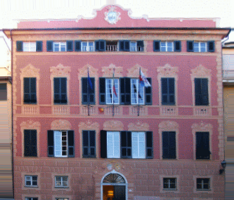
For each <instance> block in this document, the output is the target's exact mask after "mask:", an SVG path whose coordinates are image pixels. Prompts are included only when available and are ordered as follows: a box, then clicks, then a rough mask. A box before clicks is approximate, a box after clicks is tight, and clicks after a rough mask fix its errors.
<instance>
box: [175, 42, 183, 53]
mask: <svg viewBox="0 0 234 200" xmlns="http://www.w3.org/2000/svg"><path fill="white" fill-rule="evenodd" d="M174 51H175V52H180V51H181V41H174Z"/></svg>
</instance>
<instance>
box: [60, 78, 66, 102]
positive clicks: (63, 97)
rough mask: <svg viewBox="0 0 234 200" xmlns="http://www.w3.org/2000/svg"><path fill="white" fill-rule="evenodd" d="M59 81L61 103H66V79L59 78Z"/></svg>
mask: <svg viewBox="0 0 234 200" xmlns="http://www.w3.org/2000/svg"><path fill="white" fill-rule="evenodd" d="M60 81H61V84H60V86H61V103H63V104H66V103H67V78H60Z"/></svg>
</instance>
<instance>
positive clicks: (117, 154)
mask: <svg viewBox="0 0 234 200" xmlns="http://www.w3.org/2000/svg"><path fill="white" fill-rule="evenodd" d="M112 134H115V135H114V136H112V142H113V146H111V145H110V143H108V140H110V135H112ZM117 134H118V136H117ZM108 136H109V138H108ZM116 136H117V137H116ZM106 137H107V140H106V141H107V144H106V146H107V158H109V159H112V158H121V142H120V140H121V138H120V132H119V131H107V136H106ZM117 138H118V140H116V139H117ZM115 143H117V144H115ZM117 145H118V147H116V148H118V149H117V150H115V146H117ZM111 147H112V150H113V154H112V155H113V156H110V153H109V155H108V152H110V151H108V149H110V148H111Z"/></svg>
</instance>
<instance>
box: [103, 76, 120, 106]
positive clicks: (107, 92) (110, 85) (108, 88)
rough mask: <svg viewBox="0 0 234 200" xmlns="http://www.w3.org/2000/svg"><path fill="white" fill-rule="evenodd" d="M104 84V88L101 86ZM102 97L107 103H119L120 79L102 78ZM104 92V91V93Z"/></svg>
mask: <svg viewBox="0 0 234 200" xmlns="http://www.w3.org/2000/svg"><path fill="white" fill-rule="evenodd" d="M101 85H104V88H101ZM99 91H100V99H101V101H100V102H102V101H103V97H104V99H105V100H104V102H105V104H119V79H105V78H100V90H99ZM103 92H104V93H103Z"/></svg>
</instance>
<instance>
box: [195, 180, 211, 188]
mask: <svg viewBox="0 0 234 200" xmlns="http://www.w3.org/2000/svg"><path fill="white" fill-rule="evenodd" d="M198 179H209V182H208V187H209V188H208V189H205V188H204V182H203V181H204V180H202V183H201V186H202V188H201V189H198V188H197V181H198ZM210 182H211V180H210V178H197V179H196V189H197V191H209V190H211V184H210Z"/></svg>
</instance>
